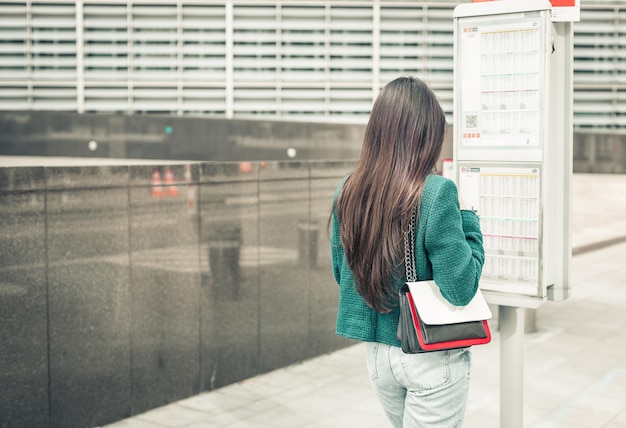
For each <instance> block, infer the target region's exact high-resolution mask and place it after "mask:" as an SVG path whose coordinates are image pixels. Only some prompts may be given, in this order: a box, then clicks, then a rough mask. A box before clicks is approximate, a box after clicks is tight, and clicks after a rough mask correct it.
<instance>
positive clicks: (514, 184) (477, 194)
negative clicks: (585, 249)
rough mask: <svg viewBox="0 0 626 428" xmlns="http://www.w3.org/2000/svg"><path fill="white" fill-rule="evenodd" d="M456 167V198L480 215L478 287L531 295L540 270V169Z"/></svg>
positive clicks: (517, 166)
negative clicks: (481, 259) (482, 258)
mask: <svg viewBox="0 0 626 428" xmlns="http://www.w3.org/2000/svg"><path fill="white" fill-rule="evenodd" d="M458 167H459V175H458V177H459V192H460V194H461V197H462V198H463V200H464V201H465V203H466V205H468V207H471V208H472V209H476V210H478V212H479V214H480V223H481V229H482V232H483V239H484V247H485V264H484V266H483V274H482V281H481V288H483V289H492V290H498V291H507V292H515V293H519V294H527V295H535V294H536V293H537V290H538V287H539V286H540V277H539V276H540V274H539V272H540V267H541V266H540V257H541V238H542V236H541V166H540V164H533V165H512V164H497V165H494V164H484V163H483V164H481V163H475V162H474V163H460V164H459V166H458Z"/></svg>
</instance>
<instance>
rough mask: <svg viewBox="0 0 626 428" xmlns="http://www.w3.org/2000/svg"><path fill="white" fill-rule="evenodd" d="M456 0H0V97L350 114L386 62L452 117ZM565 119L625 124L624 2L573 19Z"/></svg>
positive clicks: (335, 116)
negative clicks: (569, 106)
mask: <svg viewBox="0 0 626 428" xmlns="http://www.w3.org/2000/svg"><path fill="white" fill-rule="evenodd" d="M457 4H458V2H448V1H387V0H370V1H358V0H331V1H314V0H310V1H309V0H291V1H288V0H284V1H263V0H257V1H250V0H248V1H242V0H223V1H214V0H202V1H198V0H150V1H145V0H126V1H119V0H79V1H65V0H36V1H34V0H9V1H8V0H0V34H1V37H0V44H1V45H0V46H1V49H0V109H2V110H57V111H58V110H61V111H74V112H79V113H82V112H96V113H125V114H168V115H169V114H172V115H179V116H190V115H206V116H213V117H226V118H250V117H255V118H264V119H286V120H307V121H308V120H311V121H320V120H321V121H342V122H344V121H346V122H353V123H362V122H364V121H365V120H366V119H367V115H368V113H369V110H370V108H371V104H372V101H373V99H374V97H375V94H377V92H378V90H379V88H380V87H381V86H382V85H384V84H385V83H386V82H388V81H389V80H391V79H393V78H395V77H397V76H398V75H406V74H411V75H415V76H418V77H421V78H423V79H424V80H426V81H427V82H428V83H429V84H430V85H431V87H433V89H434V90H435V92H436V93H437V95H438V96H439V98H440V100H441V102H442V105H443V106H444V109H445V110H446V112H447V114H448V120H449V121H451V120H452V74H453V73H452V68H453V49H452V48H453V20H452V13H453V9H454V7H455V6H456V5H457ZM574 34H575V35H574V44H575V47H574V55H575V58H574V70H575V71H574V122H575V126H576V127H577V128H593V129H607V130H617V129H624V128H626V113H625V112H626V1H624V0H613V2H610V3H607V2H602V3H600V2H594V1H589V0H587V1H584V2H583V4H582V6H581V20H580V22H577V23H575V24H574Z"/></svg>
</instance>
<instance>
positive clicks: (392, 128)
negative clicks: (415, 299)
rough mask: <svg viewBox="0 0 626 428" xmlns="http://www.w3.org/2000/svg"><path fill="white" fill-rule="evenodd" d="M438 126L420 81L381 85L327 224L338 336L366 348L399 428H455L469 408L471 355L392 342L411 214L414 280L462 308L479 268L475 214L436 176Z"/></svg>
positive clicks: (435, 105)
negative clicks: (413, 350)
mask: <svg viewBox="0 0 626 428" xmlns="http://www.w3.org/2000/svg"><path fill="white" fill-rule="evenodd" d="M445 126H446V119H445V115H444V112H443V110H442V109H441V106H440V105H439V102H438V101H437V99H436V97H435V95H434V93H433V92H432V91H431V90H430V89H429V88H428V86H426V84H424V83H423V82H422V81H421V80H419V79H416V78H412V77H401V78H398V79H396V80H394V81H392V82H390V83H388V84H387V85H386V86H385V87H384V88H383V89H382V90H381V92H380V94H379V95H378V98H377V99H376V101H375V102H374V106H373V108H372V112H371V114H370V118H369V122H368V124H367V128H366V130H365V137H364V140H363V147H362V150H361V155H360V158H359V161H358V163H357V165H356V168H355V169H354V171H353V172H352V173H351V174H350V175H349V176H348V177H347V178H345V179H344V180H343V181H342V182H341V184H340V185H339V187H338V189H337V192H336V194H335V199H334V201H333V211H332V215H331V218H330V226H331V231H330V234H331V250H332V261H333V272H334V275H335V279H336V280H337V283H338V284H339V312H338V315H337V334H340V335H343V336H346V337H349V338H353V339H358V340H362V341H364V342H366V349H367V368H368V371H369V374H370V377H371V380H372V383H373V385H374V389H375V390H376V393H377V395H378V398H379V399H380V401H381V403H382V405H383V408H384V410H385V413H386V414H387V416H388V418H389V420H390V421H391V423H392V425H393V426H394V427H396V428H400V427H405V428H408V427H411V428H414V427H437V428H447V427H460V426H461V425H462V422H463V416H464V412H465V404H466V401H467V392H468V388H469V373H470V363H471V353H470V349H469V348H463V349H455V350H449V351H438V352H428V353H420V354H405V353H403V352H402V349H401V347H400V341H399V340H398V338H397V335H396V332H397V328H398V319H399V316H400V311H399V307H398V297H397V296H398V291H399V289H400V286H401V285H402V284H403V283H404V282H405V281H406V275H405V273H404V267H403V266H404V242H403V239H404V233H405V231H406V229H407V227H408V225H409V224H410V219H411V214H412V212H413V211H414V210H415V209H416V207H419V209H418V223H417V230H416V241H415V258H416V270H417V277H418V278H419V280H427V279H434V280H435V282H436V283H437V285H438V286H439V288H440V289H441V293H442V294H443V296H444V297H445V298H446V299H447V300H448V301H450V303H452V304H454V305H457V306H464V305H466V304H467V303H469V301H470V300H471V299H472V297H473V296H474V294H475V293H476V290H477V288H478V281H479V278H480V275H481V271H482V266H483V262H484V249H483V244H482V233H481V231H480V224H479V219H478V216H477V215H476V213H475V212H473V211H471V210H468V209H466V208H465V206H464V204H463V202H462V201H460V200H459V197H458V193H457V188H456V186H455V184H454V182H452V181H450V180H448V179H446V178H444V177H441V176H439V175H435V174H434V171H435V168H436V163H437V161H438V159H439V156H440V153H441V147H442V145H443V140H444V136H445Z"/></svg>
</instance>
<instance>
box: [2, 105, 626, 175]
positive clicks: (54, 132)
mask: <svg viewBox="0 0 626 428" xmlns="http://www.w3.org/2000/svg"><path fill="white" fill-rule="evenodd" d="M0 129H2V132H1V133H0V155H22V156H80V157H97V158H102V157H106V158H122V159H168V160H197V161H208V160H210V161H246V160H247V161H255V160H289V159H291V158H290V157H289V156H288V154H287V150H288V149H289V148H293V149H295V158H293V159H296V160H312V159H328V160H334V159H345V160H354V159H356V158H358V156H359V153H360V150H361V143H362V140H363V133H364V131H365V126H364V125H358V124H339V123H306V122H289V121H270V120H227V119H218V118H191V117H173V116H152V115H151V116H127V115H104V114H77V113H67V112H41V111H20V112H0ZM573 152H574V155H573V157H574V172H581V173H588V172H598V173H626V133H623V132H622V133H618V131H601V130H593V131H591V130H590V131H587V130H581V129H576V130H574V147H573ZM442 157H444V158H447V157H452V129H449V132H448V133H447V138H446V141H445V143H444V150H443V153H442Z"/></svg>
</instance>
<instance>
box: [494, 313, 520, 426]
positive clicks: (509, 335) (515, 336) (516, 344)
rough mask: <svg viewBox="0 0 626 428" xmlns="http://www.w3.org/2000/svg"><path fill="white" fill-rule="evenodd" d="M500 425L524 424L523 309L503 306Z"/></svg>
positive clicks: (501, 320)
mask: <svg viewBox="0 0 626 428" xmlns="http://www.w3.org/2000/svg"><path fill="white" fill-rule="evenodd" d="M499 311H500V315H499V318H500V428H522V427H523V425H524V308H519V307H512V306H500V309H499Z"/></svg>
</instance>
